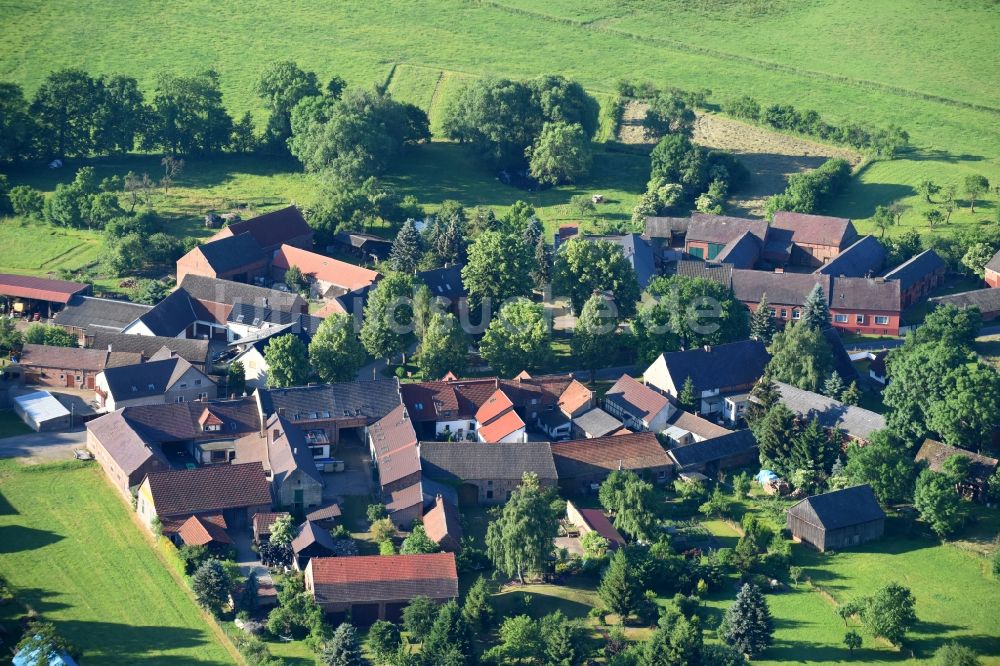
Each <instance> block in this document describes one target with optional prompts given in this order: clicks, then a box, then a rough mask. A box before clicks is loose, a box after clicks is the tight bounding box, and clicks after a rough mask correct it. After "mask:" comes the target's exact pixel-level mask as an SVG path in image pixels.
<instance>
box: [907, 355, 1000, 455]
mask: <svg viewBox="0 0 1000 666" xmlns="http://www.w3.org/2000/svg"><path fill="white" fill-rule="evenodd" d="M942 380H943V381H942V383H941V388H942V394H941V396H940V397H939V399H937V400H933V401H928V404H927V406H926V407H925V415H926V418H927V421H926V422H927V427H928V428H929V429H930V430H931V431H933V432H936V433H938V435H940V437H941V439H942V440H944V441H945V442H946V443H948V444H951V445H952V446H964V447H971V448H977V447H978V446H979V445H981V443H982V442H986V441H988V440H989V437H990V433H992V432H993V431H994V430H995V429H996V428H997V426H1000V375H997V373H996V371H995V370H994V369H993V368H992V367H990V366H988V365H986V364H984V363H982V362H976V363H974V364H971V365H962V366H959V367H956V368H953V369H952V370H951V372H949V373H948V374H947V375H945V376H944V377H943V378H942Z"/></svg>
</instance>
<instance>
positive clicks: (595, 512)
mask: <svg viewBox="0 0 1000 666" xmlns="http://www.w3.org/2000/svg"><path fill="white" fill-rule="evenodd" d="M577 511H579V512H580V516H582V517H583V521H584V522H585V523H587V527H589V528H590V529H592V530H593V531H595V532H597V533H598V534H600V535H601V536H602V537H604V538H605V539H607V540H608V541H609V542H610V543H611V547H612V548H615V547H618V546H624V545H625V538H624V537H622V535H621V534H620V533H619V532H618V530H616V529H615V526H614V525H612V524H611V521H610V520H608V517H607V516H605V515H604V512H603V511H601V510H600V509H577Z"/></svg>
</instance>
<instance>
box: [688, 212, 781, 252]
mask: <svg viewBox="0 0 1000 666" xmlns="http://www.w3.org/2000/svg"><path fill="white" fill-rule="evenodd" d="M747 231H749V232H750V233H752V234H753V235H754V236H756V237H757V238H758V239H759V240H760V241H761V242H763V241H764V239H765V238H766V237H767V222H766V221H765V220H752V219H750V218H746V217H730V216H728V215H712V214H709V213H692V214H691V222H690V224H688V231H687V239H686V240H687V241H703V242H706V243H714V244H718V245H725V244H727V243H729V242H730V241H731V240H734V239H736V238H739V237H740V236H742V235H743V234H744V233H745V232H747Z"/></svg>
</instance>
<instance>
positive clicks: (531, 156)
mask: <svg viewBox="0 0 1000 666" xmlns="http://www.w3.org/2000/svg"><path fill="white" fill-rule="evenodd" d="M526 156H527V158H528V165H529V170H530V172H531V177H532V178H534V179H535V180H537V181H538V182H540V183H547V184H549V185H559V184H561V183H575V182H577V181H579V180H580V179H581V178H582V177H584V176H586V175H587V172H588V171H590V164H591V162H592V161H593V152H592V150H591V148H590V139H588V138H587V134H586V132H584V130H583V127H581V126H580V125H576V124H572V125H571V124H569V123H563V122H555V123H545V125H543V126H542V131H541V134H539V135H538V138H537V139H536V140H535V143H534V144H532V145H531V146H530V147H529V148H528V149H527V153H526Z"/></svg>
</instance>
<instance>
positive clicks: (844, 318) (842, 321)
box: [833, 314, 847, 324]
mask: <svg viewBox="0 0 1000 666" xmlns="http://www.w3.org/2000/svg"><path fill="white" fill-rule="evenodd" d="M833 320H834V321H835V322H837V323H838V324H846V323H847V315H843V314H839V315H833Z"/></svg>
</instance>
